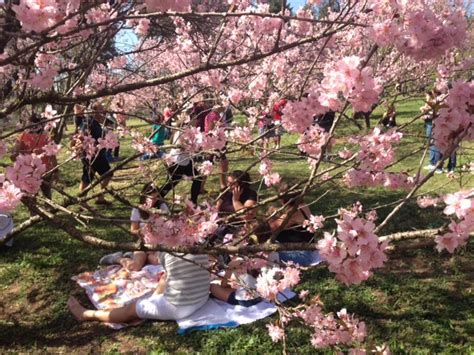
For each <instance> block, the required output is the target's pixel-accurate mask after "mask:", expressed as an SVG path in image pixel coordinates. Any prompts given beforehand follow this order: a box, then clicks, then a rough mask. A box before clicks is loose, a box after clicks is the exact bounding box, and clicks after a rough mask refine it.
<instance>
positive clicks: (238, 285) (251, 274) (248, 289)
mask: <svg viewBox="0 0 474 355" xmlns="http://www.w3.org/2000/svg"><path fill="white" fill-rule="evenodd" d="M242 265H243V259H241V258H237V259H234V260H232V261H231V262H230V263H229V265H228V268H227V270H226V272H225V275H224V277H223V278H222V281H221V284H220V285H218V284H211V294H212V295H213V296H214V297H215V298H217V299H220V300H222V301H225V302H227V303H229V304H231V305H234V306H244V307H250V306H253V305H255V304H257V303H259V302H261V301H262V299H261V298H260V297H258V296H257V295H256V294H255V289H256V286H257V280H256V279H257V277H258V274H259V271H258V270H256V269H253V270H248V271H247V272H246V273H245V272H244V273H239V271H241V270H242ZM229 283H232V285H229Z"/></svg>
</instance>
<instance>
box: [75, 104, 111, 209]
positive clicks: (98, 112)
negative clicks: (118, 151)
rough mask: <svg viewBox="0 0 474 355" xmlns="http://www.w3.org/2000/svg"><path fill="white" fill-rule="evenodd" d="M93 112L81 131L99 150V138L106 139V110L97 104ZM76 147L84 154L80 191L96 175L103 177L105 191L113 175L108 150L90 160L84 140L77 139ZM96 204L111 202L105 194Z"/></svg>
mask: <svg viewBox="0 0 474 355" xmlns="http://www.w3.org/2000/svg"><path fill="white" fill-rule="evenodd" d="M92 111H93V114H92V116H91V117H90V118H89V119H88V120H85V121H84V124H83V126H82V129H81V131H82V133H83V134H84V135H86V136H89V137H91V138H93V141H94V144H95V147H96V150H97V146H98V144H99V142H98V140H99V138H104V130H103V126H104V124H105V119H106V117H105V109H104V107H103V106H102V105H101V104H99V103H96V104H94V105H93V106H92ZM74 147H75V149H77V150H79V151H81V152H82V159H81V160H82V178H81V184H80V186H79V189H80V191H81V192H82V191H84V190H85V189H86V188H87V187H88V186H89V185H90V184H91V183H92V180H93V179H94V175H95V174H96V173H98V174H99V175H100V176H101V177H103V179H102V181H101V185H102V187H103V188H104V189H105V188H106V187H107V185H108V184H109V182H110V180H111V178H112V175H111V174H110V173H109V171H110V164H109V162H108V160H107V154H106V149H104V148H102V149H99V150H98V151H96V152H95V156H93V157H92V158H91V159H89V158H87V152H86V151H85V147H84V141H83V138H79V139H76V141H75V142H74ZM96 204H99V205H109V204H110V202H109V201H107V200H106V199H105V197H104V195H103V194H100V195H99V196H98V197H97V200H96Z"/></svg>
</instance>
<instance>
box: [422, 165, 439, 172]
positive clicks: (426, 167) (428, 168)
mask: <svg viewBox="0 0 474 355" xmlns="http://www.w3.org/2000/svg"><path fill="white" fill-rule="evenodd" d="M435 168H436V166H434V165H431V164H430V165H427V166H424V167H423V169H425V170H429V171H431V170H434V169H435Z"/></svg>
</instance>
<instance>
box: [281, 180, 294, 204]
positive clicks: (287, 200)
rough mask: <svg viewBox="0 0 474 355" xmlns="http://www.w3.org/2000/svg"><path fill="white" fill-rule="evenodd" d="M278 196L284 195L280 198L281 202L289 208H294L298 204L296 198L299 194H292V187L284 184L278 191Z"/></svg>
mask: <svg viewBox="0 0 474 355" xmlns="http://www.w3.org/2000/svg"><path fill="white" fill-rule="evenodd" d="M278 194H279V195H282V196H280V200H281V201H282V202H283V203H284V204H288V205H289V206H294V205H295V204H296V196H297V195H298V193H297V192H290V187H289V186H288V185H287V184H285V183H282V184H281V185H280V188H279V189H278Z"/></svg>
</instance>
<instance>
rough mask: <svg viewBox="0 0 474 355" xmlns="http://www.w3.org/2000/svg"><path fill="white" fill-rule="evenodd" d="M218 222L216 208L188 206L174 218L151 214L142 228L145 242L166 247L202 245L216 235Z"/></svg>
mask: <svg viewBox="0 0 474 355" xmlns="http://www.w3.org/2000/svg"><path fill="white" fill-rule="evenodd" d="M218 222H219V217H218V213H217V210H216V209H215V206H214V207H213V206H210V205H209V204H206V205H205V206H203V207H194V206H193V205H192V204H188V205H187V208H186V211H185V212H183V213H180V214H176V215H173V216H163V215H161V214H156V213H155V214H151V216H150V218H149V219H148V220H147V222H146V224H145V225H144V226H143V228H142V235H143V240H144V241H145V242H146V243H148V244H160V245H165V246H182V245H194V244H200V243H203V242H204V241H205V240H206V238H207V237H209V236H210V235H213V234H214V233H215V231H216V230H217V227H218Z"/></svg>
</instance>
